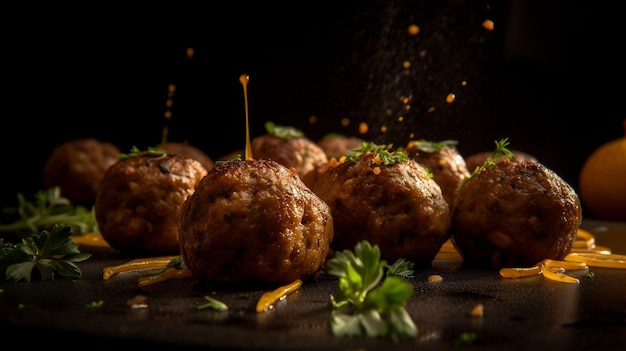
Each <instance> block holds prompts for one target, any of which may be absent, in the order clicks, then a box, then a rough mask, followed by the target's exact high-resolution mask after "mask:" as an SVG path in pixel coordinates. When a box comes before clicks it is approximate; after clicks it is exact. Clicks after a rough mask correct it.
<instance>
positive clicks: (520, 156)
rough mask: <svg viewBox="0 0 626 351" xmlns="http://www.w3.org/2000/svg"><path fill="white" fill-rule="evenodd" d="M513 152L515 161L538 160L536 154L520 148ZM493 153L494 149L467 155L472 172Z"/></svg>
mask: <svg viewBox="0 0 626 351" xmlns="http://www.w3.org/2000/svg"><path fill="white" fill-rule="evenodd" d="M511 152H512V153H513V158H512V160H513V161H520V160H524V161H533V162H537V158H535V156H533V155H531V154H527V153H525V152H523V151H519V150H511ZM492 155H493V152H492V151H482V152H477V153H475V154H471V155H469V156H467V157H465V164H466V165H467V169H468V170H469V171H470V173H471V172H474V170H475V169H476V167H480V166H482V165H483V163H485V161H486V160H487V159H488V158H489V157H491V156H492Z"/></svg>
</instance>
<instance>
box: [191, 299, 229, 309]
mask: <svg viewBox="0 0 626 351" xmlns="http://www.w3.org/2000/svg"><path fill="white" fill-rule="evenodd" d="M204 299H205V300H207V301H208V302H207V303H205V304H203V305H200V306H198V309H199V310H206V309H212V310H215V311H227V310H228V306H227V305H226V304H225V303H223V302H222V301H220V300H218V299H214V298H212V297H211V296H208V295H206V296H204Z"/></svg>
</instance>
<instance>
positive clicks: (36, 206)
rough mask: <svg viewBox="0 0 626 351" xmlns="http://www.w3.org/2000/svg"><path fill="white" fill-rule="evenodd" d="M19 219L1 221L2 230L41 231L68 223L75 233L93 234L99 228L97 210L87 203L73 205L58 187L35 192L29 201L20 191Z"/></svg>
mask: <svg viewBox="0 0 626 351" xmlns="http://www.w3.org/2000/svg"><path fill="white" fill-rule="evenodd" d="M17 199H18V207H17V212H18V214H19V219H17V220H16V221H15V222H12V223H7V224H0V232H1V233H17V234H23V233H26V234H28V235H30V234H31V233H38V232H40V231H42V230H46V229H51V228H52V227H53V226H54V225H57V224H63V225H69V226H71V227H72V228H71V229H72V232H73V233H74V234H85V233H91V232H95V231H97V230H98V223H97V221H96V217H95V214H94V210H93V208H92V209H88V208H87V207H84V206H74V205H72V203H71V201H70V200H69V199H67V198H64V197H62V196H61V189H60V188H59V187H58V186H55V187H52V188H49V189H47V190H40V191H38V192H37V193H35V199H34V201H28V200H27V199H26V197H25V196H24V195H23V194H22V193H18V194H17Z"/></svg>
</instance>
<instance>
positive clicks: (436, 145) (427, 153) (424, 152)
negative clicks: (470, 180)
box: [406, 140, 470, 206]
mask: <svg viewBox="0 0 626 351" xmlns="http://www.w3.org/2000/svg"><path fill="white" fill-rule="evenodd" d="M406 152H407V153H408V154H409V157H411V158H413V159H414V160H415V161H417V162H418V163H419V164H421V165H423V166H424V167H426V168H427V169H428V171H430V172H431V173H432V175H433V179H434V180H435V182H437V184H439V186H440V187H441V192H442V193H443V197H444V198H445V199H446V201H447V202H448V205H450V206H452V201H454V197H455V195H456V192H457V189H458V188H459V187H460V186H461V184H462V183H463V180H465V178H467V177H469V176H470V172H469V171H468V169H467V165H466V164H465V159H464V158H463V156H461V154H460V153H459V151H458V149H457V148H456V142H452V141H449V142H446V141H443V142H430V141H425V140H414V141H411V142H409V143H408V145H407V147H406Z"/></svg>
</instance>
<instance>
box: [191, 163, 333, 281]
mask: <svg viewBox="0 0 626 351" xmlns="http://www.w3.org/2000/svg"><path fill="white" fill-rule="evenodd" d="M179 232H180V254H181V256H182V257H183V260H184V261H185V263H186V265H187V267H188V268H189V269H190V270H191V271H192V272H193V274H194V276H195V277H198V278H202V279H204V280H208V281H214V282H222V283H245V284H248V283H252V284H253V283H262V284H286V283H290V282H293V281H294V280H296V279H301V280H306V279H308V278H310V277H312V276H313V275H314V274H315V273H316V272H318V271H319V270H320V269H321V268H322V267H323V265H324V263H325V261H326V257H327V255H328V253H329V250H330V243H331V241H332V240H333V233H334V232H333V218H332V216H331V213H330V208H329V207H328V205H327V204H326V203H325V202H324V201H322V200H321V199H320V198H319V197H318V196H317V195H315V194H314V193H313V192H312V191H311V190H310V189H309V188H308V187H306V185H305V184H304V183H303V182H302V180H301V179H300V178H299V176H298V175H297V174H296V173H295V172H294V171H293V169H289V168H287V167H285V166H284V165H282V164H280V163H278V162H276V161H274V160H270V159H249V160H244V161H231V162H227V163H225V164H222V165H216V166H215V167H214V168H213V169H211V170H210V171H209V172H208V174H207V176H206V177H205V178H204V179H203V180H202V181H201V182H200V183H199V184H198V186H197V187H196V191H195V193H194V194H193V195H191V196H190V197H189V198H188V199H187V201H185V202H184V204H183V206H182V209H181V214H180V221H179Z"/></svg>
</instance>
